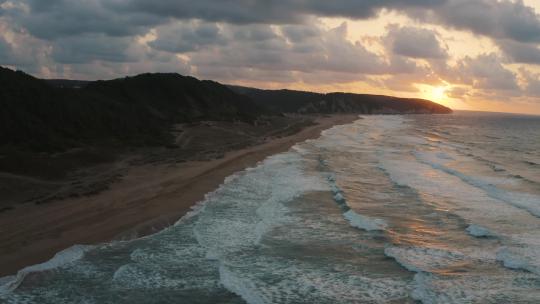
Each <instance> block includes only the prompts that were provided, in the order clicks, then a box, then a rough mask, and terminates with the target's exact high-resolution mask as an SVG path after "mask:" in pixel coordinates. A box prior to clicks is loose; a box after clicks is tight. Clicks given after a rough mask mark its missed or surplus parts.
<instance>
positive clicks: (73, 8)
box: [12, 0, 167, 40]
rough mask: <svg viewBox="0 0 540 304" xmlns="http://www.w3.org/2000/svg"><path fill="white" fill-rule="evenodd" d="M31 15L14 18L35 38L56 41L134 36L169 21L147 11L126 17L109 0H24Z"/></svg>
mask: <svg viewBox="0 0 540 304" xmlns="http://www.w3.org/2000/svg"><path fill="white" fill-rule="evenodd" d="M22 2H24V3H25V4H26V5H27V7H28V12H27V13H22V12H20V11H14V12H13V13H12V19H13V21H14V22H15V23H17V24H20V25H22V26H24V27H25V28H26V29H27V30H28V31H29V32H30V33H31V34H32V35H34V36H35V37H38V38H42V39H48V40H51V39H55V38H59V37H65V36H75V35H80V34H86V33H97V34H105V35H109V36H131V35H136V34H141V33H144V32H146V31H147V30H148V27H149V26H153V25H156V24H160V23H163V22H166V21H167V20H165V19H164V18H163V17H160V16H156V15H152V14H147V13H145V12H144V11H141V12H130V13H128V14H124V13H122V12H118V11H114V10H112V9H111V7H110V5H109V1H105V0H86V1H77V0H47V1H41V0H24V1H22Z"/></svg>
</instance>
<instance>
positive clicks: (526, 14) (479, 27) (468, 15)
mask: <svg viewBox="0 0 540 304" xmlns="http://www.w3.org/2000/svg"><path fill="white" fill-rule="evenodd" d="M408 12H409V13H410V14H411V16H415V17H417V18H419V19H421V20H422V21H429V22H433V23H438V24H445V25H448V26H451V27H453V28H456V29H460V30H467V31H471V32H473V33H475V34H479V35H484V36H488V37H491V38H495V39H510V40H514V41H519V42H540V16H539V15H538V14H537V13H536V12H535V10H534V9H533V8H531V7H528V6H526V5H525V4H524V3H523V1H522V0H517V1H508V0H502V1H494V0H449V1H447V2H446V3H445V4H444V5H441V6H438V7H436V8H433V9H430V10H414V9H409V10H408Z"/></svg>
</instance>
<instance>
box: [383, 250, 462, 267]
mask: <svg viewBox="0 0 540 304" xmlns="http://www.w3.org/2000/svg"><path fill="white" fill-rule="evenodd" d="M384 254H385V255H386V256H388V257H391V258H394V259H395V260H396V262H398V263H399V264H401V265H402V266H403V267H405V268H406V269H407V270H409V271H414V272H422V271H426V272H437V271H439V270H441V269H444V268H447V267H450V266H452V265H455V264H457V263H461V262H463V260H464V259H465V256H464V255H463V254H462V253H460V252H455V251H449V250H445V249H439V248H424V247H395V246H388V247H386V248H385V249H384Z"/></svg>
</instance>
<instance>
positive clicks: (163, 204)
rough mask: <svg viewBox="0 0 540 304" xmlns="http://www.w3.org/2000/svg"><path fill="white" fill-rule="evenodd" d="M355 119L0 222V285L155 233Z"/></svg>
mask: <svg viewBox="0 0 540 304" xmlns="http://www.w3.org/2000/svg"><path fill="white" fill-rule="evenodd" d="M356 119H358V115H353V114H347V115H329V116H324V117H318V118H317V119H316V122H317V124H315V125H312V126H308V127H305V128H304V129H302V130H301V131H299V132H297V133H295V134H293V135H290V136H285V137H280V138H276V139H271V140H268V141H266V142H264V143H262V144H259V145H255V146H251V147H248V148H244V149H239V150H235V151H231V152H228V153H226V154H225V156H224V157H222V158H219V159H213V160H209V161H188V162H184V163H179V164H160V165H150V164H147V165H141V166H136V167H133V168H131V169H130V170H129V172H128V174H127V175H126V176H125V177H124V178H123V179H122V180H121V181H119V182H116V183H114V184H113V185H112V186H111V188H110V189H109V190H106V191H103V192H101V193H99V194H96V195H92V196H87V197H81V198H70V199H66V200H62V201H58V202H54V203H50V204H42V205H30V204H28V205H25V206H20V207H18V208H16V209H15V210H12V211H11V212H9V213H1V214H0V223H2V226H1V227H0V248H2V251H1V252H0V277H2V276H6V275H11V274H15V273H16V272H17V271H18V270H19V269H22V268H24V267H26V266H29V265H34V264H38V263H42V262H44V261H47V260H49V259H50V258H52V257H53V256H54V254H56V253H57V252H59V251H61V250H63V249H66V248H68V247H70V246H72V245H75V244H97V243H103V242H109V241H111V240H115V239H116V240H117V239H129V238H134V237H140V236H144V235H148V234H151V233H154V232H157V231H159V230H161V229H163V228H165V227H167V226H169V225H171V224H173V223H174V222H176V221H177V220H178V219H179V218H181V217H182V216H183V215H185V214H186V213H187V212H188V211H190V210H191V208H192V206H194V205H195V204H196V203H197V202H199V201H201V200H203V199H204V196H205V194H206V193H209V192H211V191H213V190H215V189H216V188H217V187H219V185H220V184H221V183H222V182H223V180H224V179H225V178H226V177H227V176H229V175H231V174H233V173H235V172H238V171H241V170H243V169H245V168H247V167H251V166H254V165H255V164H257V163H258V162H259V161H261V160H263V159H265V158H266V157H268V156H270V155H273V154H277V153H280V152H283V151H287V150H288V149H289V148H290V147H292V146H293V145H294V144H296V143H298V142H302V141H305V140H308V139H312V138H317V137H318V136H319V135H320V133H321V132H322V131H323V130H325V129H328V128H331V127H332V126H335V125H340V124H346V123H350V122H352V121H354V120H356Z"/></svg>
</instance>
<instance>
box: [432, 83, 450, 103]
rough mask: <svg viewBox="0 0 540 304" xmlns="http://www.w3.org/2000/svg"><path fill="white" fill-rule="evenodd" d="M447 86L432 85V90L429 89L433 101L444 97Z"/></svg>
mask: <svg viewBox="0 0 540 304" xmlns="http://www.w3.org/2000/svg"><path fill="white" fill-rule="evenodd" d="M447 89H448V88H447V87H442V86H440V87H433V88H432V90H431V99H433V101H442V100H443V99H445V98H446V90H447Z"/></svg>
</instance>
